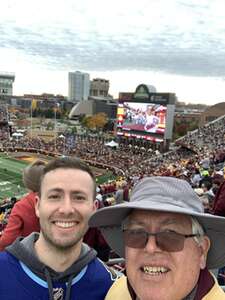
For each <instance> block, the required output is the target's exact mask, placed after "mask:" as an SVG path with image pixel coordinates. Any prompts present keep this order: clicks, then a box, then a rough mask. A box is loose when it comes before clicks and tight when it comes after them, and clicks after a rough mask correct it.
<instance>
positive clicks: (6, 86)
mask: <svg viewBox="0 0 225 300" xmlns="http://www.w3.org/2000/svg"><path fill="white" fill-rule="evenodd" d="M14 80H15V74H14V73H10V72H0V96H12V95H13V82H14Z"/></svg>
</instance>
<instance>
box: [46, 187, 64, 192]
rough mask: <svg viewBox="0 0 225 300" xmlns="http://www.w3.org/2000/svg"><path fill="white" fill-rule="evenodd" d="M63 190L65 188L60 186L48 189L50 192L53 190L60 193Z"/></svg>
mask: <svg viewBox="0 0 225 300" xmlns="http://www.w3.org/2000/svg"><path fill="white" fill-rule="evenodd" d="M62 191H63V190H62V189H60V188H52V189H50V190H48V193H51V192H58V193H60V192H62Z"/></svg>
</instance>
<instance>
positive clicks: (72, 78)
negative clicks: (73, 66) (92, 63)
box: [68, 71, 90, 102]
mask: <svg viewBox="0 0 225 300" xmlns="http://www.w3.org/2000/svg"><path fill="white" fill-rule="evenodd" d="M89 93H90V75H89V74H88V73H82V72H80V71H76V72H69V93H68V98H69V100H70V101H72V102H79V101H84V100H88V96H89Z"/></svg>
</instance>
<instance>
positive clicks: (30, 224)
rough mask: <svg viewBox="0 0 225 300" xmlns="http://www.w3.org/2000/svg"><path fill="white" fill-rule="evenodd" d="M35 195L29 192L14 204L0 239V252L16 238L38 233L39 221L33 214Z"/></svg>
mask: <svg viewBox="0 0 225 300" xmlns="http://www.w3.org/2000/svg"><path fill="white" fill-rule="evenodd" d="M35 196H36V193H34V192H31V193H29V194H27V195H26V196H25V197H23V198H22V199H21V200H19V201H18V202H16V203H15V205H14V206H13V208H12V211H11V213H10V216H9V220H8V224H7V226H6V228H5V229H4V231H3V234H2V236H1V238H0V251H3V250H4V249H5V247H6V246H8V245H10V244H11V243H12V242H14V240H15V239H16V238H17V237H18V236H23V237H25V236H27V235H29V234H30V233H31V232H34V231H36V232H39V231H40V225H39V219H38V218H37V217H36V214H35V204H36V199H35Z"/></svg>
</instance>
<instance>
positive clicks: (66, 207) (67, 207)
mask: <svg viewBox="0 0 225 300" xmlns="http://www.w3.org/2000/svg"><path fill="white" fill-rule="evenodd" d="M59 212H60V213H64V214H70V213H73V212H74V205H73V202H72V201H71V198H70V196H69V195H65V197H64V199H63V201H62V203H61V205H60V207H59Z"/></svg>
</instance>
